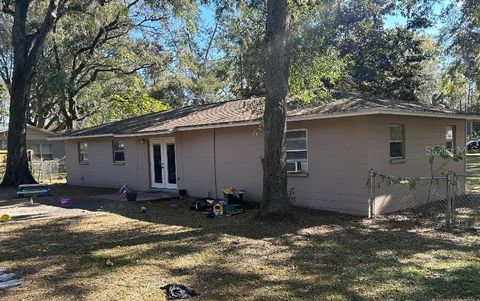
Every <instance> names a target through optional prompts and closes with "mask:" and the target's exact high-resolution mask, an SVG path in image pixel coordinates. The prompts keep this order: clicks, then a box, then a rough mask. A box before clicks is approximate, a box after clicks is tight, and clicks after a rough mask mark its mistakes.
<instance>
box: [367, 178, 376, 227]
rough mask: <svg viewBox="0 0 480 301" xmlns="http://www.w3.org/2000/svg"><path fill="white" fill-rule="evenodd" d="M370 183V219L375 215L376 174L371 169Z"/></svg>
mask: <svg viewBox="0 0 480 301" xmlns="http://www.w3.org/2000/svg"><path fill="white" fill-rule="evenodd" d="M368 183H369V185H370V187H369V188H370V197H369V198H368V218H372V217H373V216H374V215H375V172H374V171H373V169H370V174H369V179H368Z"/></svg>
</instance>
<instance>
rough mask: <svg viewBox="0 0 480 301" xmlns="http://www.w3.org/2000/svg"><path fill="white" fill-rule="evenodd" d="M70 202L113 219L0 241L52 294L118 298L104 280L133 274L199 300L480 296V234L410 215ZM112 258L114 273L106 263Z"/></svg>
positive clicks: (0, 253)
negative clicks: (217, 212)
mask: <svg viewBox="0 0 480 301" xmlns="http://www.w3.org/2000/svg"><path fill="white" fill-rule="evenodd" d="M50 201H52V202H53V201H54V200H47V199H44V200H43V201H42V202H45V203H47V202H50ZM87 202H90V203H88V204H87ZM171 203H174V204H177V205H179V208H176V209H174V208H171V207H170V206H169V204H171ZM52 205H54V204H53V203H52ZM74 205H75V207H77V208H87V206H88V210H92V211H95V210H104V211H107V212H110V213H113V215H108V219H107V216H106V215H103V216H98V217H96V216H75V217H68V218H67V217H59V218H56V219H48V220H46V222H44V223H39V222H38V221H35V222H32V223H29V224H23V225H24V226H22V227H19V229H18V230H17V231H16V232H15V233H10V235H9V236H8V238H6V239H5V238H4V239H2V238H1V237H0V244H1V246H2V248H1V249H0V265H1V263H2V262H6V263H9V264H10V265H14V266H15V269H16V270H17V271H18V272H19V273H20V274H21V276H22V277H24V278H26V279H29V278H32V277H34V278H40V279H41V280H39V279H36V280H35V281H41V283H43V284H44V286H45V287H46V288H48V289H46V290H45V292H44V296H43V297H45V298H46V299H49V298H60V299H85V298H88V297H90V296H91V294H94V293H98V292H99V291H100V290H108V289H111V290H112V291H113V292H112V294H115V291H116V290H117V289H118V287H114V286H113V287H108V288H105V285H106V284H104V283H100V284H99V283H98V282H99V281H100V282H101V281H104V280H105V279H108V281H111V282H112V285H113V284H117V282H119V281H120V280H119V279H118V277H119V275H121V274H123V273H125V271H128V273H131V274H132V275H134V276H136V277H141V278H142V281H143V282H145V283H150V284H152V283H153V284H152V285H154V286H152V287H154V288H156V289H158V288H159V287H160V286H161V285H164V284H166V282H170V281H171V282H175V281H181V282H183V283H184V284H186V285H188V286H190V287H192V288H194V289H196V290H198V291H199V292H200V293H201V294H202V296H200V298H199V299H202V300H292V299H293V300H324V299H337V300H345V299H349V300H362V299H398V300H430V299H468V298H470V299H477V298H480V277H479V276H480V258H479V257H478V247H479V239H478V237H476V236H473V235H469V234H462V235H454V234H451V233H442V232H438V231H433V230H432V229H429V228H425V227H423V226H422V225H421V224H419V223H418V221H415V220H411V219H385V220H376V221H368V220H365V219H361V218H355V217H350V216H345V215H340V214H332V213H326V212H319V211H309V210H305V209H298V208H296V209H294V210H293V213H294V215H295V216H296V219H297V220H298V221H299V223H296V224H281V223H280V224H263V223H257V222H251V217H252V216H253V215H254V214H255V211H254V210H251V211H249V212H246V213H245V214H241V215H237V216H233V217H217V218H215V219H213V220H210V219H207V218H206V217H204V216H203V215H202V214H200V213H198V212H194V211H188V205H189V204H188V203H186V202H185V201H178V200H177V201H168V202H158V203H151V204H136V203H127V202H118V203H115V202H111V201H109V202H107V203H105V202H102V201H99V200H96V201H92V200H84V201H82V200H77V201H76V202H75V204H74ZM144 205H145V206H147V208H148V209H147V213H146V214H142V213H141V212H140V210H139V207H140V206H144ZM82 206H85V207H82ZM122 216H123V217H127V219H123V217H122ZM19 225H21V223H19ZM86 225H88V227H86ZM110 258H113V261H114V266H113V267H107V266H105V261H106V260H107V259H110ZM159 275H161V276H159ZM99 279H100V280H99ZM132 285H133V284H132ZM17 293H18V291H16V290H15V289H12V290H11V291H10V290H9V291H5V292H0V298H1V297H2V294H4V296H6V297H9V296H10V297H11V296H13V295H15V294H17ZM27 296H28V295H27ZM140 298H141V296H139V299H140ZM119 299H121V298H120V296H119Z"/></svg>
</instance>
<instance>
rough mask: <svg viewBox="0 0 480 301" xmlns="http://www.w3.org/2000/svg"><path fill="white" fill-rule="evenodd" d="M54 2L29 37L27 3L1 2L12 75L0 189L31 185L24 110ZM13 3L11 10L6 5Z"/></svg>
mask: <svg viewBox="0 0 480 301" xmlns="http://www.w3.org/2000/svg"><path fill="white" fill-rule="evenodd" d="M56 1H57V0H50V1H49V3H48V7H47V10H46V12H45V18H44V20H43V22H41V24H40V27H39V28H38V29H37V30H35V29H33V30H32V29H31V30H32V32H33V33H29V32H28V29H27V16H28V9H29V5H30V1H29V0H16V1H4V2H3V4H4V6H3V11H4V12H6V13H9V14H10V15H11V16H12V17H13V25H12V36H11V38H12V47H13V74H12V83H11V86H12V87H11V91H10V112H9V113H10V116H9V124H8V140H7V143H8V146H7V166H6V170H5V175H4V177H3V181H2V185H4V186H17V185H19V184H28V183H35V179H34V178H33V176H32V173H31V172H30V169H29V167H28V160H27V139H26V127H27V108H28V106H29V101H30V99H29V97H28V93H29V89H30V83H31V81H32V76H33V74H34V68H35V65H36V64H37V62H38V58H39V56H40V53H41V52H42V50H43V47H44V45H45V40H46V38H47V35H48V33H49V32H50V30H51V28H52V26H53V24H54V23H55V21H56V20H57V3H56ZM12 3H14V6H15V8H14V9H13V10H12V9H11V8H10V7H9V5H10V4H12Z"/></svg>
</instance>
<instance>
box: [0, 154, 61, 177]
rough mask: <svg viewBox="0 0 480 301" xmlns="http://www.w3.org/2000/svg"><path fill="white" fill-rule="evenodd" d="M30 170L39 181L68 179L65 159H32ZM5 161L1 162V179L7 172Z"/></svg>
mask: <svg viewBox="0 0 480 301" xmlns="http://www.w3.org/2000/svg"><path fill="white" fill-rule="evenodd" d="M28 164H29V166H30V170H31V172H32V175H33V177H34V178H35V180H36V181H37V182H38V183H63V182H65V181H66V179H67V169H66V167H65V159H64V158H63V159H54V160H48V161H30V162H29V163H28ZM5 167H6V164H5V163H0V181H1V179H2V177H3V175H4V173H5Z"/></svg>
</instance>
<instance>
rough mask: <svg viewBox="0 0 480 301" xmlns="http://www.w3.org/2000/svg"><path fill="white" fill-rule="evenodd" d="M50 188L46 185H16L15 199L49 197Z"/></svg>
mask: <svg viewBox="0 0 480 301" xmlns="http://www.w3.org/2000/svg"><path fill="white" fill-rule="evenodd" d="M49 195H50V188H49V187H48V184H22V185H18V189H17V197H18V198H24V197H37V196H49Z"/></svg>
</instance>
